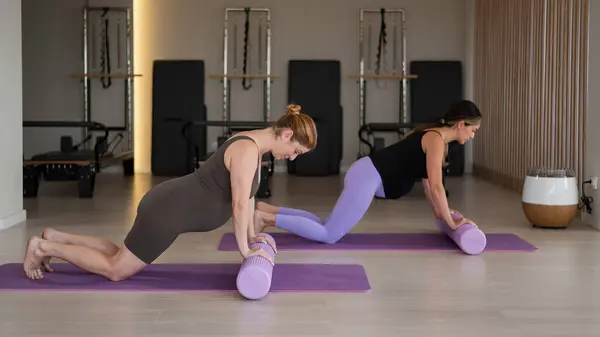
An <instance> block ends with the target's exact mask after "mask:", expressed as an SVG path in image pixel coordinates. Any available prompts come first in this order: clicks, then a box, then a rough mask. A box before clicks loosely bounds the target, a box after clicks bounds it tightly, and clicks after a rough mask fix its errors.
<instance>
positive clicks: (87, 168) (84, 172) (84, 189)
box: [77, 165, 96, 198]
mask: <svg viewBox="0 0 600 337" xmlns="http://www.w3.org/2000/svg"><path fill="white" fill-rule="evenodd" d="M77 171H78V175H79V179H78V181H77V184H78V187H79V197H80V198H91V197H93V196H94V187H95V185H96V171H95V167H94V165H83V166H79V167H78V169H77Z"/></svg>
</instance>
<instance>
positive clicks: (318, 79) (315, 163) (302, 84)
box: [288, 60, 343, 176]
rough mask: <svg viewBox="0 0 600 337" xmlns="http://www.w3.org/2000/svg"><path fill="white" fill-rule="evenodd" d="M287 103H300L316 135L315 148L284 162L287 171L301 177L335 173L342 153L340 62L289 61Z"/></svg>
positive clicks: (338, 169) (338, 168) (338, 170)
mask: <svg viewBox="0 0 600 337" xmlns="http://www.w3.org/2000/svg"><path fill="white" fill-rule="evenodd" d="M288 102H289V103H293V104H298V105H300V106H301V107H302V110H301V111H300V112H301V113H304V114H307V115H309V116H310V117H312V118H313V120H314V121H315V124H316V127H317V133H318V135H319V136H318V145H317V148H316V149H314V150H313V151H311V152H309V153H306V154H303V155H302V156H299V157H297V158H296V159H295V160H293V161H288V173H290V174H296V175H302V176H326V175H332V174H333V175H336V174H339V172H340V165H341V161H342V153H343V108H342V104H341V65H340V62H339V61H337V60H290V61H289V64H288Z"/></svg>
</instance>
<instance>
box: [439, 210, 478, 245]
mask: <svg viewBox="0 0 600 337" xmlns="http://www.w3.org/2000/svg"><path fill="white" fill-rule="evenodd" d="M460 218H462V214H460V213H458V212H453V213H452V219H454V220H458V219H460ZM435 224H436V225H437V227H438V228H439V229H440V230H441V231H442V232H444V233H446V235H448V237H450V238H451V239H452V241H454V242H455V243H456V244H457V245H458V247H460V249H461V250H462V251H463V252H465V253H467V254H470V255H476V254H479V253H481V252H482V251H483V250H484V249H485V246H486V244H487V239H486V237H485V234H484V233H483V232H482V231H481V230H480V229H479V228H477V227H475V226H473V225H472V224H464V225H462V226H460V227H458V229H456V230H454V229H452V228H451V227H450V226H448V224H446V221H444V220H440V219H437V220H436V221H435Z"/></svg>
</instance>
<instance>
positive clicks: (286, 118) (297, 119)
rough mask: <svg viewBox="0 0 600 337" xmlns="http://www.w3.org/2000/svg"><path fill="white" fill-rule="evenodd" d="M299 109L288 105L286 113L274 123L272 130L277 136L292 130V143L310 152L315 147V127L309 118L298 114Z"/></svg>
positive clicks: (293, 105) (295, 105) (298, 106)
mask: <svg viewBox="0 0 600 337" xmlns="http://www.w3.org/2000/svg"><path fill="white" fill-rule="evenodd" d="M301 109H302V107H301V106H300V105H297V104H289V105H288V106H287V113H286V114H285V115H283V116H281V117H280V118H279V119H278V120H277V122H275V123H274V125H273V129H274V130H275V135H277V136H280V135H281V132H282V131H283V130H285V129H290V130H292V132H293V133H294V135H293V136H292V141H297V142H298V143H299V144H300V145H302V146H304V147H306V148H308V149H309V150H312V149H314V148H315V147H316V146H317V127H316V126H315V122H314V121H313V119H312V118H311V117H310V116H308V115H306V114H302V113H300V110H301Z"/></svg>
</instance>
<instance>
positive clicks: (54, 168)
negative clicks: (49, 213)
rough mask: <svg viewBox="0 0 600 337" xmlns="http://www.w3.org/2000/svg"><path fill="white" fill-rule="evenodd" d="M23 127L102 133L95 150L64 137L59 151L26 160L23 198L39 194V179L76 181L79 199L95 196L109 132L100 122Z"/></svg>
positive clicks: (31, 123) (40, 123) (34, 123)
mask: <svg viewBox="0 0 600 337" xmlns="http://www.w3.org/2000/svg"><path fill="white" fill-rule="evenodd" d="M23 127H44V128H85V129H86V130H87V131H88V132H91V131H101V132H102V133H103V135H102V136H99V137H98V138H97V140H96V143H95V145H94V149H93V150H89V149H86V148H84V146H83V145H84V144H85V143H87V141H84V142H81V143H79V144H75V145H74V144H73V138H72V137H70V136H62V137H61V140H60V150H59V151H50V152H45V153H40V154H37V155H34V156H32V157H31V159H29V160H23V196H24V197H26V198H35V197H37V195H38V189H39V185H40V180H41V179H42V178H43V179H44V180H46V181H77V183H78V189H79V197H80V198H90V197H92V196H93V195H94V186H95V181H96V174H97V173H98V172H100V170H101V168H102V160H103V157H104V155H105V154H106V151H107V147H108V143H107V142H106V140H107V139H108V133H109V131H110V130H109V129H108V128H107V127H106V126H105V125H103V124H101V123H97V122H72V121H24V122H23Z"/></svg>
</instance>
